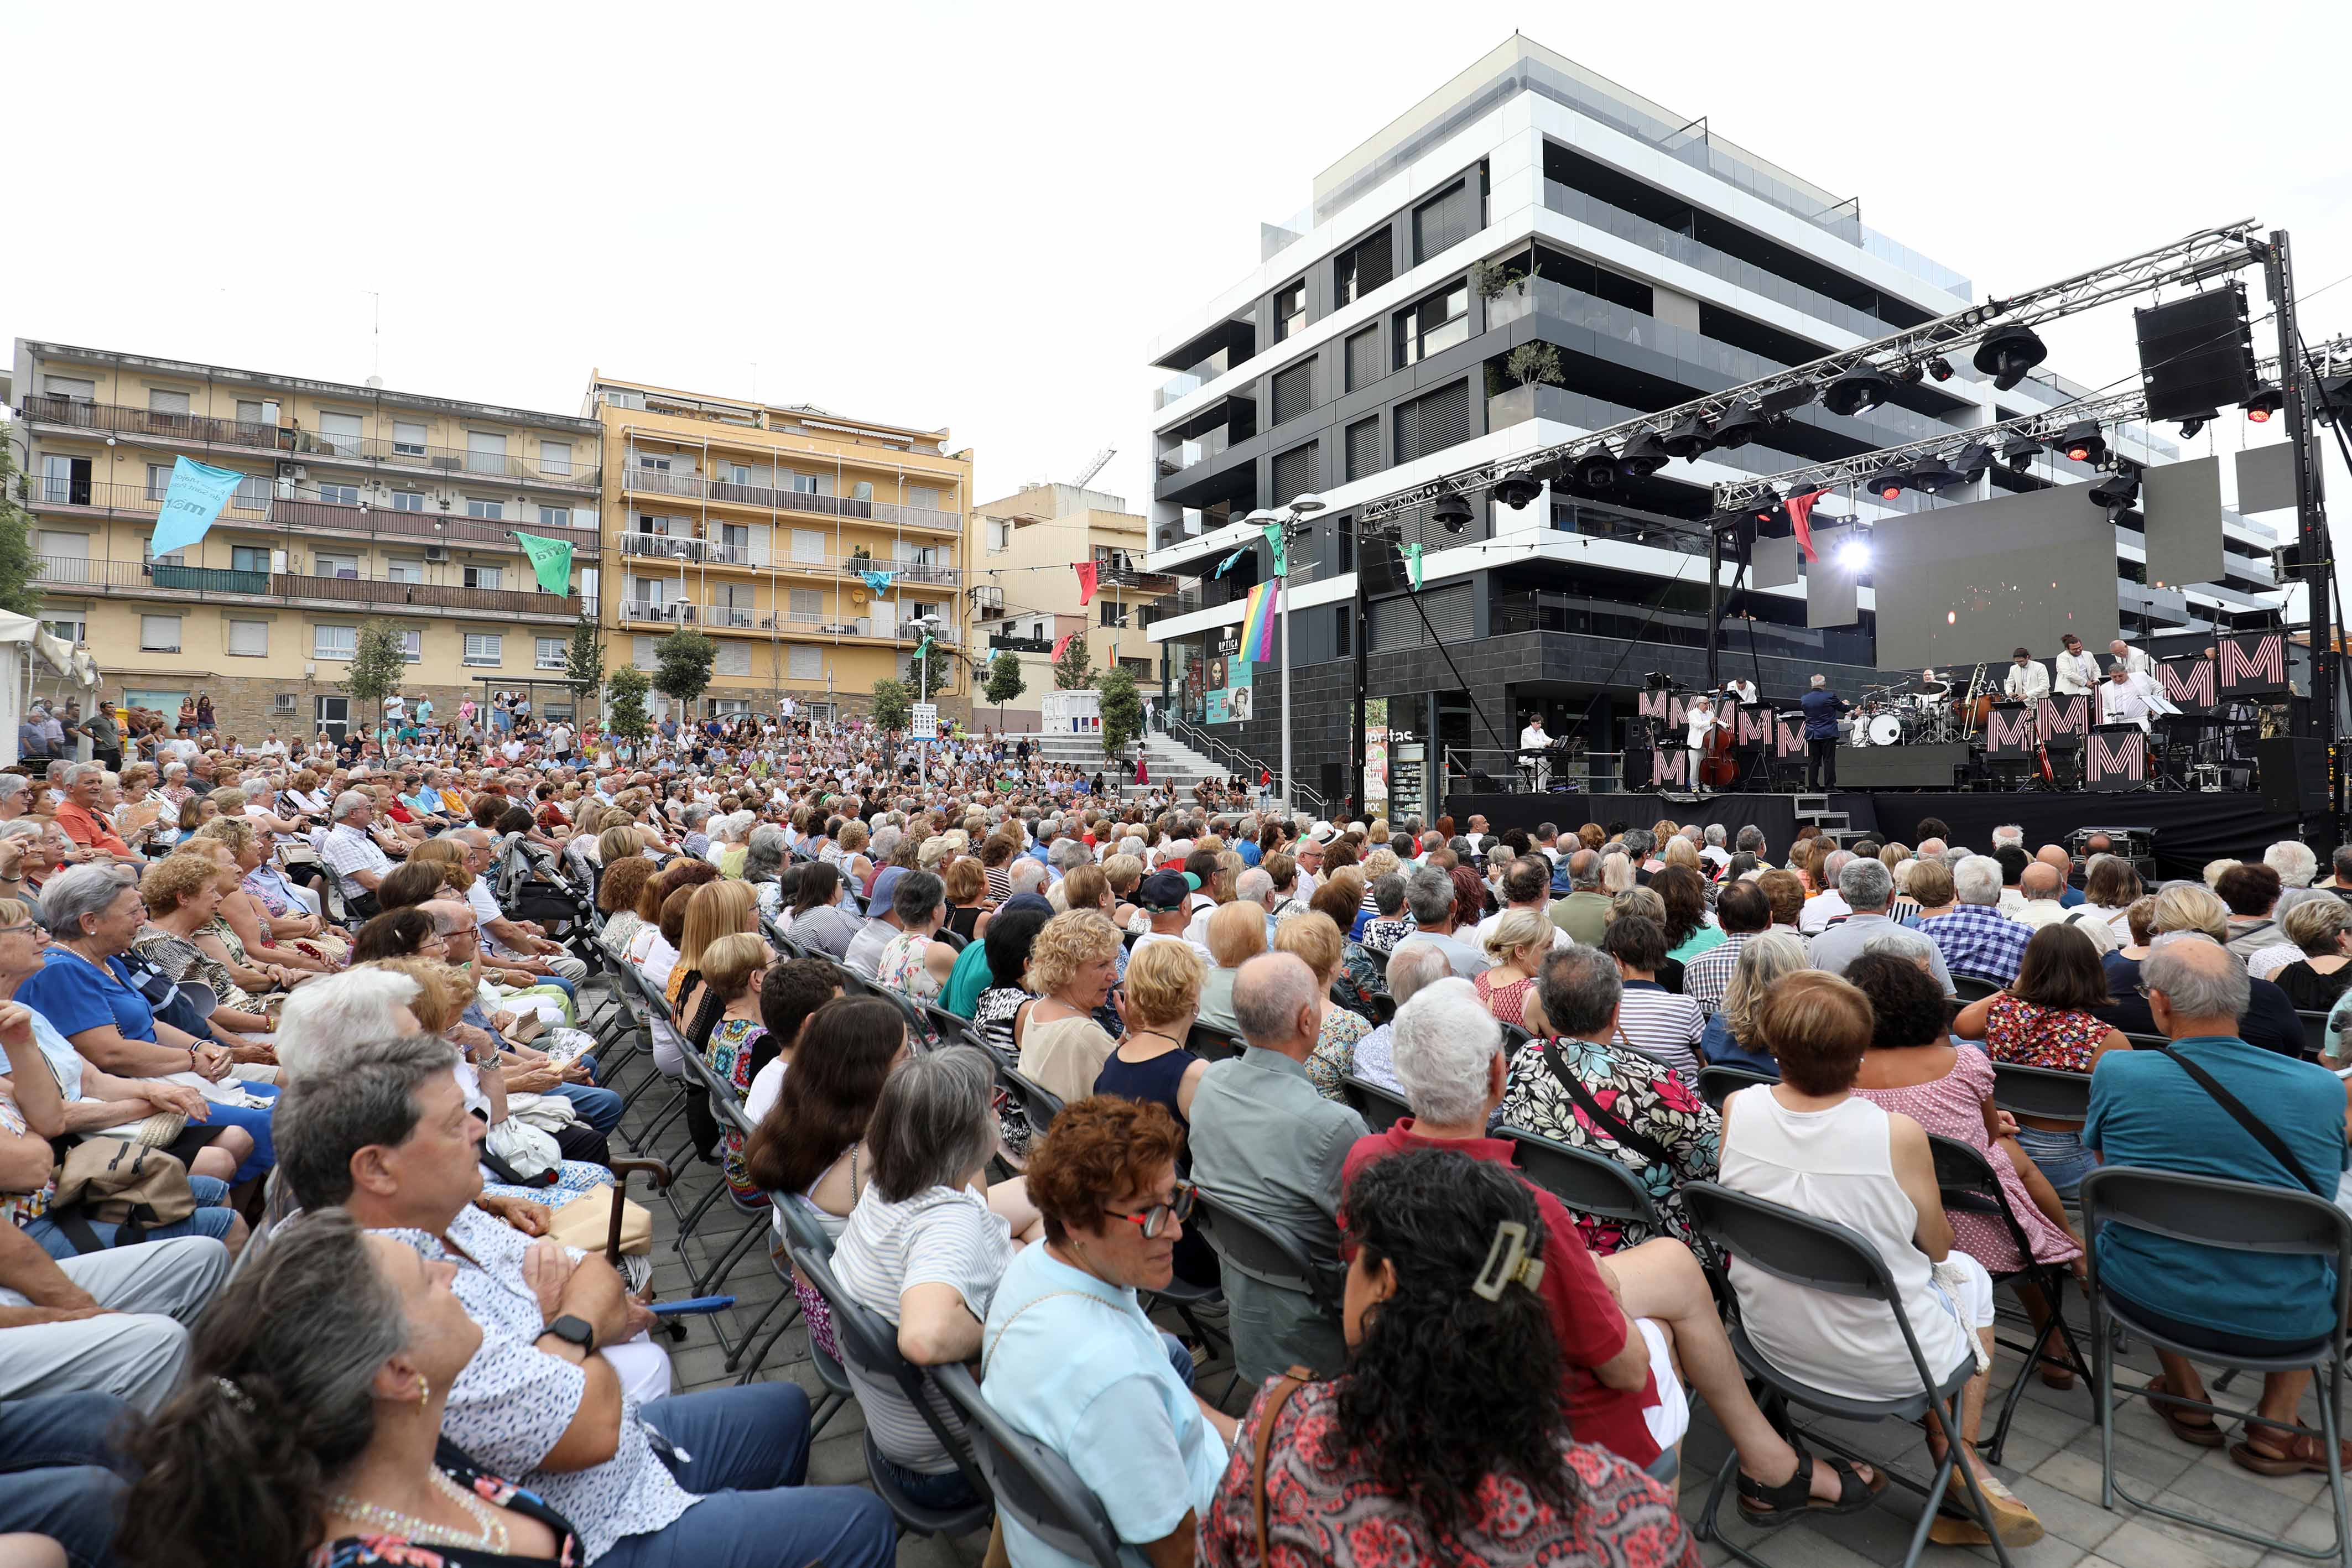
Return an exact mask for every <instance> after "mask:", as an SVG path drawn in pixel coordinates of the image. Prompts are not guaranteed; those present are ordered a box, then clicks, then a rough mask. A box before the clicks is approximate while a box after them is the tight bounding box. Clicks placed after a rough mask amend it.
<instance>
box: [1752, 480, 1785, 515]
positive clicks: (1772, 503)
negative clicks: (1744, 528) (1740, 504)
mask: <svg viewBox="0 0 2352 1568" xmlns="http://www.w3.org/2000/svg"><path fill="white" fill-rule="evenodd" d="M1748 516H1749V517H1753V518H1755V519H1756V520H1757V521H1758V522H1759V523H1769V522H1770V521H1771V520H1772V519H1773V518H1775V517H1779V516H1780V491H1778V490H1776V489H1774V488H1773V487H1772V486H1769V485H1767V486H1764V493H1763V494H1762V495H1760V496H1759V497H1756V503H1755V505H1754V506H1752V507H1749V508H1748Z"/></svg>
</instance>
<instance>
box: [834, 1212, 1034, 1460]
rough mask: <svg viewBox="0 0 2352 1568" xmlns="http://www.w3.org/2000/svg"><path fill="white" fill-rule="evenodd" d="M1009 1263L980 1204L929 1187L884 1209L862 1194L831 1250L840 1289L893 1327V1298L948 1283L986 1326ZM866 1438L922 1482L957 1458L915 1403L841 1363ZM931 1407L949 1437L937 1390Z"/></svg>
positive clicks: (1007, 1237)
mask: <svg viewBox="0 0 2352 1568" xmlns="http://www.w3.org/2000/svg"><path fill="white" fill-rule="evenodd" d="M1012 1260H1013V1231H1012V1228H1011V1227H1010V1226H1008V1225H1007V1224H1006V1223H1005V1222H1004V1220H1003V1219H1002V1218H999V1217H998V1216H997V1215H995V1214H993V1213H992V1212H991V1211H990V1209H989V1207H988V1200H987V1199H986V1198H984V1197H982V1196H981V1195H980V1194H979V1193H976V1192H972V1191H969V1190H966V1191H963V1192H956V1191H952V1190H950V1189H949V1188H947V1187H944V1186H935V1187H932V1188H931V1189H929V1191H928V1192H920V1193H917V1194H916V1195H915V1196H914V1197H910V1198H908V1200H907V1201H906V1202H904V1203H891V1202H888V1201H887V1200H886V1199H885V1198H884V1197H882V1195H881V1193H880V1192H878V1191H877V1190H876V1189H875V1188H873V1187H871V1186H869V1187H867V1188H866V1191H865V1192H864V1193H863V1194H862V1195H860V1196H859V1197H858V1199H857V1207H855V1208H853V1209H851V1210H850V1211H849V1223H848V1224H847V1225H846V1226H845V1227H844V1228H843V1229H842V1232H841V1239H840V1240H839V1241H837V1242H835V1244H834V1249H833V1271H834V1274H835V1277H836V1278H838V1279H839V1280H840V1281H841V1288H842V1289H843V1290H844V1291H847V1292H848V1293H849V1295H850V1296H851V1297H852V1298H853V1299H855V1300H856V1301H858V1302H859V1303H860V1304H861V1305H864V1306H866V1308H868V1309H870V1310H871V1311H873V1312H875V1313H876V1314H877V1316H879V1317H881V1318H883V1319H885V1320H886V1321H887V1322H889V1323H890V1325H891V1326H892V1327H893V1328H896V1327H897V1326H898V1298H899V1297H900V1296H902V1295H904V1294H905V1293H906V1291H908V1289H909V1288H910V1287H912V1286H916V1285H946V1286H949V1287H950V1288H951V1289H952V1290H954V1291H955V1292H956V1293H957V1294H958V1295H959V1296H961V1297H962V1298H963V1304H964V1306H965V1308H966V1309H967V1310H969V1311H970V1312H971V1315H972V1316H973V1317H974V1318H976V1319H978V1320H980V1321H981V1322H987V1320H988V1304H989V1302H990V1301H992V1300H993V1299H994V1297H995V1295H996V1282H997V1281H999V1280H1000V1279H1002V1278H1003V1276H1004V1267H1005V1265H1006V1264H1008V1263H1010V1262H1011V1261H1012ZM846 1365H847V1366H848V1369H849V1381H850V1385H851V1386H852V1387H854V1388H855V1389H856V1391H857V1403H858V1406H859V1407H860V1408H862V1409H863V1410H864V1411H865V1412H866V1430H868V1431H869V1432H871V1433H873V1435H874V1443H875V1446H876V1447H877V1448H880V1449H881V1450H882V1455H883V1457H884V1458H887V1459H888V1460H890V1461H891V1462H892V1463H893V1464H898V1465H903V1466H905V1467H906V1468H907V1469H910V1470H919V1471H921V1472H922V1473H924V1474H925V1475H945V1474H949V1473H951V1472H952V1471H953V1470H954V1469H955V1468H956V1466H955V1460H954V1459H953V1458H950V1457H949V1455H948V1452H947V1450H946V1449H945V1448H941V1447H940V1441H939V1438H938V1437H936V1436H935V1435H934V1434H933V1433H932V1431H931V1428H930V1427H929V1424H928V1423H926V1422H925V1421H924V1419H923V1416H922V1412H920V1411H919V1410H917V1409H916V1408H915V1406H914V1405H913V1404H912V1403H911V1402H910V1401H909V1400H908V1398H907V1396H906V1395H905V1394H903V1393H901V1392H900V1391H899V1388H898V1384H897V1383H896V1382H893V1381H891V1380H889V1379H887V1378H885V1379H881V1380H879V1381H877V1380H876V1379H874V1378H871V1377H867V1376H866V1375H864V1374H863V1373H861V1372H859V1371H858V1370H857V1368H856V1364H855V1363H847V1364H846ZM931 1406H932V1408H933V1410H934V1411H936V1412H937V1413H938V1414H939V1415H940V1417H941V1418H942V1420H943V1422H944V1424H945V1425H946V1427H947V1429H948V1430H949V1431H950V1432H954V1431H960V1430H961V1429H962V1428H961V1423H960V1422H959V1421H958V1419H957V1417H956V1416H955V1414H954V1412H953V1410H952V1408H951V1407H950V1406H949V1404H948V1402H947V1400H946V1398H945V1396H942V1395H940V1392H939V1390H938V1389H936V1388H933V1389H932V1390H931Z"/></svg>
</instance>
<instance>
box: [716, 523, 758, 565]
mask: <svg viewBox="0 0 2352 1568" xmlns="http://www.w3.org/2000/svg"><path fill="white" fill-rule="evenodd" d="M719 544H720V545H722V546H724V547H725V548H726V549H730V550H736V551H740V554H738V555H737V556H735V557H734V558H733V559H737V560H750V559H751V527H750V525H748V524H745V523H721V524H719Z"/></svg>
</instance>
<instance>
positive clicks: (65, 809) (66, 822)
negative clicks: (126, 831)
mask: <svg viewBox="0 0 2352 1568" xmlns="http://www.w3.org/2000/svg"><path fill="white" fill-rule="evenodd" d="M105 790H106V768H105V765H104V764H102V763H98V762H78V763H76V764H75V765H74V766H73V767H71V768H68V769H66V799H65V803H64V804H63V805H61V806H59V807H58V827H60V828H63V829H64V830H65V831H66V837H68V838H69V839H71V840H72V841H74V842H76V843H78V844H79V845H80V846H81V847H82V848H84V849H86V850H97V851H99V852H100V853H101V854H108V855H112V856H113V857H114V858H115V859H116V860H118V861H127V862H130V863H131V864H133V865H142V864H144V863H145V862H143V861H142V860H141V859H140V858H139V857H138V856H137V855H134V854H132V853H131V846H130V845H129V844H126V843H124V842H123V841H122V839H121V835H120V834H118V833H116V832H115V831H114V829H113V828H112V827H111V826H110V825H109V824H108V822H107V821H106V819H105V818H104V817H101V816H100V815H99V805H98V802H99V797H100V795H102V794H104V793H105Z"/></svg>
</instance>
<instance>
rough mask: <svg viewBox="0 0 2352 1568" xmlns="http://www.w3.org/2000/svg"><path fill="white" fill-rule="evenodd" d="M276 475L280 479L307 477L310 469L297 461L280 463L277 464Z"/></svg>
mask: <svg viewBox="0 0 2352 1568" xmlns="http://www.w3.org/2000/svg"><path fill="white" fill-rule="evenodd" d="M278 477H279V478H281V479H308V478H309V477H310V470H309V469H308V468H305V467H303V466H302V465H300V464H299V463H280V464H279V465H278Z"/></svg>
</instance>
